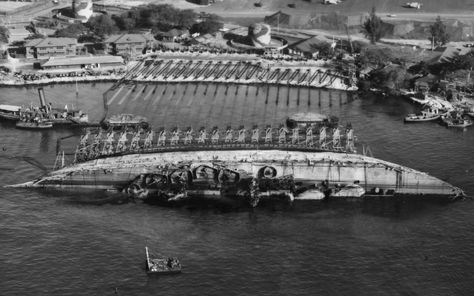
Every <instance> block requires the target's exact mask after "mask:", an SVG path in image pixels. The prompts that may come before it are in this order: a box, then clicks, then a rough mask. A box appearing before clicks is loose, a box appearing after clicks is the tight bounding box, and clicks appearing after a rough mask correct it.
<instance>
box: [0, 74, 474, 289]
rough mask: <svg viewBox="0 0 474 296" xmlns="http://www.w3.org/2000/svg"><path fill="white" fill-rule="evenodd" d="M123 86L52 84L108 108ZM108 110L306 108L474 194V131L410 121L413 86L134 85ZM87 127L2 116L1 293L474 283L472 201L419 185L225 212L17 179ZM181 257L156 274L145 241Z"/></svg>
mask: <svg viewBox="0 0 474 296" xmlns="http://www.w3.org/2000/svg"><path fill="white" fill-rule="evenodd" d="M110 86H111V84H109V83H97V84H79V85H78V86H77V92H76V85H53V86H46V87H45V95H46V99H47V101H51V102H52V103H53V105H54V106H59V107H64V106H65V105H66V104H67V105H68V108H72V107H73V106H74V107H79V108H81V109H82V110H84V111H85V112H87V113H88V114H89V118H90V119H91V120H93V121H98V120H100V119H101V118H102V116H103V109H104V108H103V106H104V103H103V101H102V93H103V92H105V91H106V90H107V89H108V88H109V87H110ZM107 98H108V100H107V104H108V109H109V113H110V114H114V113H133V114H137V115H142V116H146V117H147V118H148V119H149V121H150V123H151V124H152V126H153V127H155V128H158V127H161V126H163V127H166V128H171V127H175V126H178V127H179V128H181V129H185V128H186V127H188V126H192V127H194V129H195V130H196V129H198V128H199V127H201V126H206V127H209V128H211V127H213V126H218V127H220V128H221V129H225V128H226V127H227V126H228V125H231V126H232V127H234V128H238V127H239V126H240V125H244V126H245V127H247V128H251V127H252V126H253V125H254V124H258V125H260V126H261V127H264V126H265V125H267V124H271V125H272V126H274V127H278V125H279V124H280V123H283V122H284V120H285V119H286V117H287V116H289V115H291V114H293V113H297V112H306V111H311V112H319V113H324V114H331V115H335V116H337V117H339V118H340V119H341V122H342V123H346V122H350V123H351V124H352V126H353V127H354V130H355V134H356V136H357V139H358V143H359V144H358V149H359V151H362V145H368V146H369V147H370V150H371V151H372V152H373V155H374V156H375V157H377V158H380V159H383V160H387V161H391V162H394V163H398V164H401V165H406V166H409V167H411V168H414V169H417V170H420V171H424V172H428V173H430V174H431V175H433V176H436V177H438V178H441V179H443V180H447V181H448V182H449V183H451V184H453V185H455V186H458V187H460V188H462V189H463V190H465V192H466V193H467V195H471V196H472V195H474V158H473V156H472V155H473V152H474V129H467V130H453V129H447V128H445V127H444V126H442V125H440V124H438V123H422V124H404V123H403V117H404V116H405V115H406V114H407V113H412V112H413V111H415V110H416V109H415V108H416V107H415V106H413V105H411V104H410V103H409V102H407V101H405V100H403V99H400V98H384V97H377V96H375V95H368V96H367V97H362V98H356V97H354V96H353V95H351V94H348V93H345V92H340V91H330V90H319V89H308V88H294V87H293V88H288V87H283V86H254V85H235V84H205V83H174V84H172V83H168V84H158V85H155V84H148V85H146V84H139V85H126V86H120V87H118V88H117V89H115V90H114V91H111V92H110V93H109V94H108V96H107ZM30 102H31V103H33V104H35V105H37V104H38V102H39V101H38V95H37V89H36V88H13V87H12V88H8V87H6V88H5V87H4V88H2V91H1V92H0V104H15V105H29V104H30ZM79 133H80V131H79V130H76V131H71V130H68V129H57V130H50V131H39V132H38V131H24V130H18V129H15V127H14V124H11V123H7V122H1V123H0V139H1V140H0V141H1V142H0V144H1V145H0V146H1V147H0V176H1V178H0V186H2V188H0V197H1V198H0V242H1V243H0V287H1V292H0V295H114V294H118V295H156V294H162V295H224V294H225V295H356V294H359V295H470V294H471V293H472V291H473V290H474V283H473V281H472V274H471V271H472V270H474V262H473V261H472V257H473V255H474V251H473V248H472V245H474V238H473V237H472V233H473V231H474V216H473V215H472V213H473V212H474V203H473V202H472V200H471V199H466V200H462V201H456V202H447V201H439V200H436V201H430V200H422V199H419V198H414V199H412V200H407V199H403V200H401V199H376V200H362V201H353V202H324V203H295V204H294V205H292V206H289V205H277V206H274V207H265V208H258V209H254V210H250V209H227V208H220V207H216V206H214V205H206V206H204V205H188V206H184V207H180V208H167V207H160V206H153V205H147V204H143V203H141V202H137V203H133V202H130V201H127V200H124V199H122V198H120V197H116V196H109V195H102V194H96V195H91V194H83V193H74V194H72V193H62V192H48V193H44V192H39V191H28V190H12V189H6V188H3V185H6V184H13V183H20V182H25V181H28V180H32V179H34V178H36V177H37V176H39V175H41V173H42V170H41V169H40V168H38V167H35V166H33V165H31V163H37V162H39V163H40V164H43V165H44V166H45V169H50V168H51V167H52V165H53V163H54V160H55V151H56V146H57V139H58V138H61V137H68V136H70V135H71V134H73V135H75V136H73V137H71V138H67V139H64V140H63V141H62V144H61V147H62V148H67V149H72V148H73V147H74V145H75V144H76V143H77V139H78V134H79ZM145 245H147V246H148V247H149V248H151V250H152V251H154V252H155V253H159V254H161V255H164V256H176V257H179V258H180V259H181V263H182V265H183V273H182V274H181V275H178V276H168V277H149V276H147V275H146V273H145V270H144V267H145V264H144V263H145V262H144V256H145V255H144V247H145Z"/></svg>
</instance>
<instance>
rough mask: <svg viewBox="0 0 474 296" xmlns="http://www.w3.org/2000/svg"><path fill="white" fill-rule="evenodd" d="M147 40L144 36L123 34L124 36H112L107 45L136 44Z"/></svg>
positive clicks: (107, 40) (106, 41)
mask: <svg viewBox="0 0 474 296" xmlns="http://www.w3.org/2000/svg"><path fill="white" fill-rule="evenodd" d="M146 41H147V38H146V37H145V36H144V35H142V34H122V35H112V36H110V37H109V38H107V39H106V40H105V41H104V42H105V43H136V42H146Z"/></svg>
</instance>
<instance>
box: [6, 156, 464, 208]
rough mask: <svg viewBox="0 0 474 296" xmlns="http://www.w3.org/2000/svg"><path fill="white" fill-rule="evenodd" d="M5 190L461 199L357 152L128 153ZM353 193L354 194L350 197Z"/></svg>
mask: <svg viewBox="0 0 474 296" xmlns="http://www.w3.org/2000/svg"><path fill="white" fill-rule="evenodd" d="M11 187H31V188H57V189H74V190H79V189H96V190H118V191H121V192H123V193H124V194H127V195H128V196H130V197H133V198H139V199H159V200H162V201H170V202H172V201H177V200H186V199H188V198H193V197H197V196H199V197H204V198H209V199H215V200H219V199H229V198H230V199H234V200H238V201H242V202H244V203H248V204H250V205H251V206H256V205H257V204H258V203H259V201H260V200H261V199H277V200H287V201H288V202H291V201H293V200H294V199H296V200H298V199H321V198H322V195H321V193H323V195H324V196H325V197H330V196H340V197H359V196H361V195H363V194H364V192H367V193H370V192H377V193H378V194H382V195H383V194H386V193H390V194H406V195H443V196H457V195H463V192H462V190H461V189H459V188H457V187H455V186H452V185H450V184H448V183H446V182H444V181H442V180H439V179H437V178H435V177H432V176H430V175H428V174H426V173H423V172H419V171H416V170H413V169H410V168H408V167H404V166H400V165H397V164H394V163H390V162H386V161H382V160H379V159H376V158H372V157H367V156H363V155H359V154H346V153H337V152H302V151H283V150H226V151H219V150H216V151H212V150H210V151H182V152H162V153H146V154H128V155H122V156H114V157H105V158H99V159H94V160H90V161H85V162H82V163H76V164H73V165H70V166H66V167H64V168H61V169H58V170H55V171H52V172H50V173H48V174H46V175H44V176H42V177H41V178H38V179H37V180H34V181H31V182H27V183H24V184H18V185H13V186H11ZM352 195H354V196H352Z"/></svg>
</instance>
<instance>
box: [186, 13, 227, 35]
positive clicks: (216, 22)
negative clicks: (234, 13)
mask: <svg viewBox="0 0 474 296" xmlns="http://www.w3.org/2000/svg"><path fill="white" fill-rule="evenodd" d="M223 26H224V24H223V23H222V21H221V19H220V17H219V16H217V15H215V14H212V15H209V17H207V18H206V20H204V21H202V22H200V23H195V24H194V25H193V26H192V27H191V29H190V30H189V31H190V32H191V34H194V33H199V34H200V35H204V34H212V33H215V32H217V31H219V30H220V29H222V27H223Z"/></svg>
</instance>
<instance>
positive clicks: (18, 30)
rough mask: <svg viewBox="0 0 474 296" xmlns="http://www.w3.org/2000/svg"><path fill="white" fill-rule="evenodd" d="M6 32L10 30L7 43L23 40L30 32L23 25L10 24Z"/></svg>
mask: <svg viewBox="0 0 474 296" xmlns="http://www.w3.org/2000/svg"><path fill="white" fill-rule="evenodd" d="M8 32H10V37H9V38H8V42H9V43H12V42H15V41H23V40H25V38H26V37H28V36H30V32H29V31H28V30H27V29H26V28H25V27H24V26H10V27H9V28H8Z"/></svg>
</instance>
